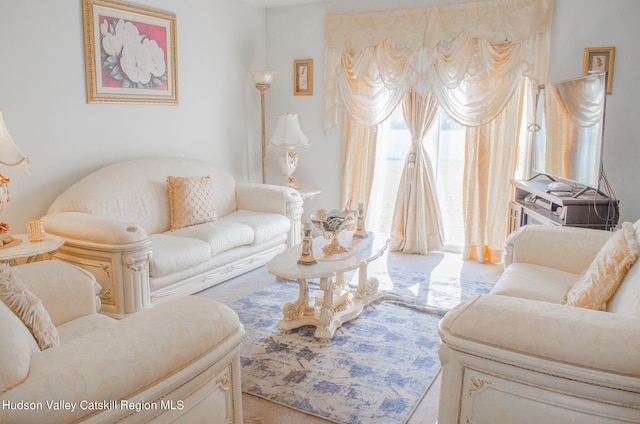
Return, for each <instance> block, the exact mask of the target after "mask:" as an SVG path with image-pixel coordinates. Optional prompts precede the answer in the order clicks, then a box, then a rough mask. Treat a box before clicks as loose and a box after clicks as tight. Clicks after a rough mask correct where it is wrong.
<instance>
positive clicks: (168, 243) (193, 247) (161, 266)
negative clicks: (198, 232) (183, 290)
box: [149, 230, 211, 277]
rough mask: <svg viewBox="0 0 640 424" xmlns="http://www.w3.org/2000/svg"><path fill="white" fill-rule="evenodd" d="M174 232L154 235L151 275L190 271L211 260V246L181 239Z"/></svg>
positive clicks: (190, 239)
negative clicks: (189, 269)
mask: <svg viewBox="0 0 640 424" xmlns="http://www.w3.org/2000/svg"><path fill="white" fill-rule="evenodd" d="M179 231H180V230H178V231H174V232H171V233H164V234H152V235H150V236H149V240H150V241H151V260H150V261H149V275H150V276H151V277H159V276H162V275H167V274H173V273H174V272H178V271H182V270H183V269H188V268H191V267H193V266H196V265H198V264H201V263H203V262H206V261H207V260H209V258H211V246H210V245H209V243H206V242H204V241H202V240H198V239H196V238H190V237H179V236H178V235H177V234H176V233H177V232H179Z"/></svg>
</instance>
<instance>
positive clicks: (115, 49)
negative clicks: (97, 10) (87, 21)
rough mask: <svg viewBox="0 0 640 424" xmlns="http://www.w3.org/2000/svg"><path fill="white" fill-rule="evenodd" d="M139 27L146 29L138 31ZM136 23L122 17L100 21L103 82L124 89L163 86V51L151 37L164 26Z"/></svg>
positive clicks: (163, 87)
mask: <svg viewBox="0 0 640 424" xmlns="http://www.w3.org/2000/svg"><path fill="white" fill-rule="evenodd" d="M138 26H141V27H143V28H145V29H147V31H145V33H140V30H139V29H138ZM138 26H136V25H135V24H134V23H133V22H131V21H125V20H124V19H115V18H103V20H102V22H101V23H100V34H101V36H102V43H101V52H100V53H101V59H102V60H101V61H102V69H103V84H104V85H105V86H119V87H125V88H147V89H149V88H150V89H153V88H160V89H165V88H166V86H167V65H166V60H165V52H164V50H163V49H162V48H161V47H160V46H159V45H158V41H156V39H154V38H155V37H154V35H158V34H157V33H158V32H161V33H162V32H164V28H161V27H154V26H153V25H148V24H138ZM157 38H160V39H162V37H157ZM165 39H166V37H165Z"/></svg>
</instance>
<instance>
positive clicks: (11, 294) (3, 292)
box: [0, 271, 60, 350]
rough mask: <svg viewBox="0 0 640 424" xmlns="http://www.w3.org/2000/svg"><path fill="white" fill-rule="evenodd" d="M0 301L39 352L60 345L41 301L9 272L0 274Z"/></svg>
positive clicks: (55, 329) (53, 326)
mask: <svg viewBox="0 0 640 424" xmlns="http://www.w3.org/2000/svg"><path fill="white" fill-rule="evenodd" d="M0 300H2V301H3V302H4V304H5V305H7V306H8V307H9V309H11V310H12V311H13V313H14V314H16V315H17V316H18V318H20V319H21V320H22V322H23V323H24V325H25V326H26V327H27V328H28V329H29V331H30V332H31V334H32V335H33V338H34V339H36V342H37V343H38V347H39V348H40V350H45V349H49V348H50V347H54V346H58V345H59V344H60V337H59V336H58V329H57V328H56V327H55V325H53V323H52V322H51V317H50V316H49V313H48V312H47V310H46V309H45V308H44V306H43V305H42V300H40V299H39V298H38V297H37V296H36V295H35V294H33V292H32V291H31V290H29V288H28V287H27V285H26V284H24V283H23V282H22V281H20V280H19V279H18V278H17V277H15V276H13V275H12V274H11V273H10V271H9V272H7V271H3V272H0Z"/></svg>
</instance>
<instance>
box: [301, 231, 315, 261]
mask: <svg viewBox="0 0 640 424" xmlns="http://www.w3.org/2000/svg"><path fill="white" fill-rule="evenodd" d="M311 230H312V228H311V222H309V221H307V223H306V224H305V225H304V237H303V239H302V254H301V255H300V259H298V263H299V264H300V265H313V264H315V263H316V258H315V257H314V256H313V236H312V235H311Z"/></svg>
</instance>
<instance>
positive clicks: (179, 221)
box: [167, 175, 218, 230]
mask: <svg viewBox="0 0 640 424" xmlns="http://www.w3.org/2000/svg"><path fill="white" fill-rule="evenodd" d="M167 191H168V194H169V229H170V230H178V229H180V228H184V227H188V226H190V225H196V224H202V223H204V222H211V221H215V220H216V219H217V218H218V217H217V214H216V208H215V206H214V204H213V183H212V182H211V177H209V176H208V175H207V176H204V177H184V178H183V177H173V176H168V177H167Z"/></svg>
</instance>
